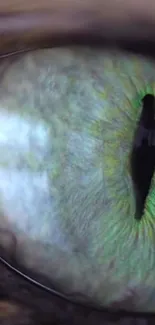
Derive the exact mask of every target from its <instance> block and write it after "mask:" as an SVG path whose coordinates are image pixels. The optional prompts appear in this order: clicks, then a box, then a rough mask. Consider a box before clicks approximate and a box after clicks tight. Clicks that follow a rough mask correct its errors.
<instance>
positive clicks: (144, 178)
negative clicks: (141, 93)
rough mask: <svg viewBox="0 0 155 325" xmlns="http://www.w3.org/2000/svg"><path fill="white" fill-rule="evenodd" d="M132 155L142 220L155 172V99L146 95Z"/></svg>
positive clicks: (133, 175) (132, 166) (136, 192)
mask: <svg viewBox="0 0 155 325" xmlns="http://www.w3.org/2000/svg"><path fill="white" fill-rule="evenodd" d="M142 105H143V107H142V112H141V116H140V119H139V123H138V126H137V130H136V134H135V138H134V141H133V146H132V154H131V173H132V179H133V184H134V190H135V198H136V216H135V217H136V219H141V218H142V215H143V212H144V207H145V202H146V198H147V195H148V193H149V189H150V186H151V181H152V177H153V174H154V170H155V97H154V96H153V95H149V94H148V95H146V96H145V97H144V98H143V100H142Z"/></svg>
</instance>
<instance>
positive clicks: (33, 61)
mask: <svg viewBox="0 0 155 325" xmlns="http://www.w3.org/2000/svg"><path fill="white" fill-rule="evenodd" d="M145 94H152V95H155V64H154V63H153V62H151V61H149V60H147V59H145V58H143V57H140V56H134V55H129V54H127V53H124V54H123V53H118V52H110V53H109V52H108V51H105V52H104V51H101V50H95V51H93V50H90V49H63V50H62V49H53V50H46V51H38V52H34V53H30V54H27V55H25V56H23V57H21V58H20V59H17V60H16V61H15V62H13V63H12V65H11V66H10V67H9V69H8V70H7V71H6V73H5V74H4V77H3V80H2V81H1V88H0V166H1V168H0V179H1V182H0V198H1V211H2V214H3V215H4V216H6V218H4V219H5V222H6V224H7V226H8V224H9V227H12V229H13V230H14V231H15V232H16V234H17V237H18V238H19V242H18V253H19V254H18V256H19V257H18V258H19V259H21V263H23V264H24V265H25V266H27V267H30V268H32V269H33V270H35V271H37V272H41V273H42V274H44V275H45V276H47V277H48V278H49V279H50V280H51V281H53V282H54V284H55V285H56V286H58V287H59V289H61V290H62V291H64V292H67V293H69V294H72V295H73V296H74V295H75V297H76V295H78V297H81V296H82V299H84V297H85V299H86V300H91V301H92V302H93V303H97V304H100V305H102V306H113V304H115V306H116V305H117V304H118V306H119V307H122V308H125V309H129V308H132V310H142V311H155V281H154V279H155V177H153V180H152V185H151V189H150V192H149V195H148V197H147V199H146V205H145V211H144V215H143V218H141V220H140V221H139V222H137V220H136V219H135V213H136V200H135V193H134V187H133V181H132V177H131V166H130V156H131V150H132V145H133V138H134V134H135V130H136V127H137V122H138V120H139V117H140V114H141V111H142V99H143V97H144V96H145ZM3 222H4V221H3ZM22 236H23V237H22ZM21 238H22V239H21ZM21 256H24V257H22V258H21ZM130 299H131V301H132V307H131V304H130V303H129V301H130Z"/></svg>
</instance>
